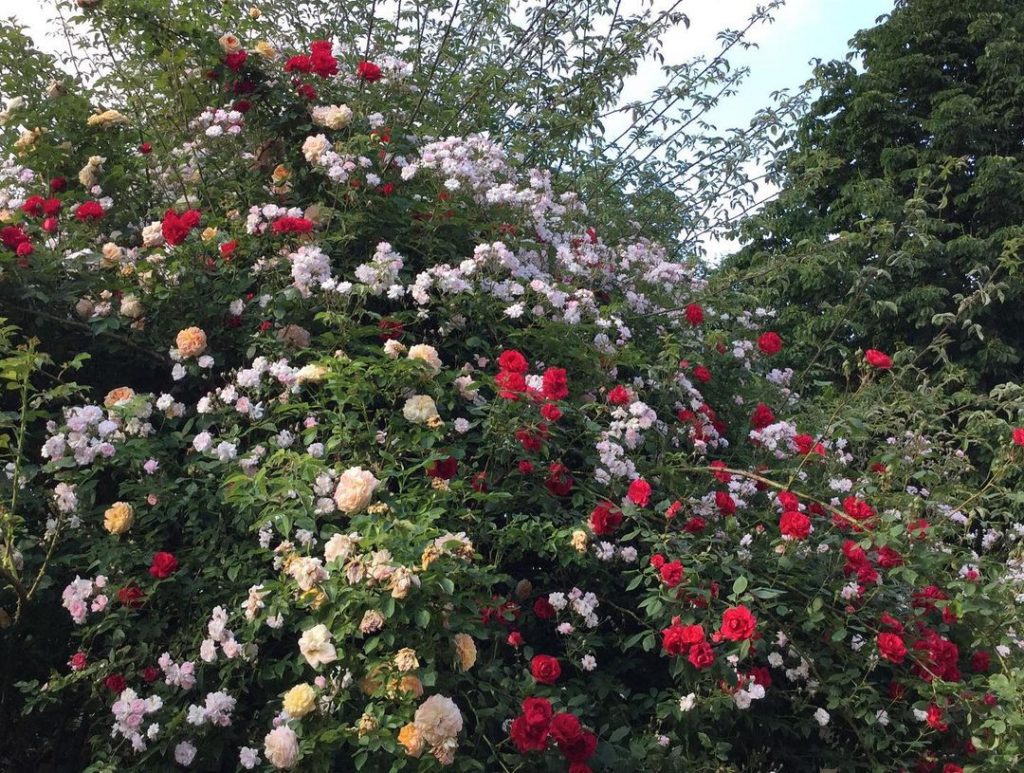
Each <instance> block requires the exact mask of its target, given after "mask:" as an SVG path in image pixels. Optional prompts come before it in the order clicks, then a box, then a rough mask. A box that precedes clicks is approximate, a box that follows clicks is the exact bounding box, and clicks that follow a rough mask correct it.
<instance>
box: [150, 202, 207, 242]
mask: <svg viewBox="0 0 1024 773" xmlns="http://www.w3.org/2000/svg"><path fill="white" fill-rule="evenodd" d="M201 218H202V214H201V213H200V212H199V210H198V209H189V210H186V211H185V212H183V213H182V214H180V215H179V214H178V213H177V212H175V211H174V210H173V209H169V210H167V211H166V212H165V213H164V219H163V221H162V222H161V224H160V232H161V233H162V234H163V237H164V241H165V242H167V244H168V245H169V246H171V247H177V246H178V245H179V244H181V243H182V242H183V241H185V237H187V236H188V234H189V231H191V230H192V229H193V228H195V227H196V226H198V225H199V221H200V219H201Z"/></svg>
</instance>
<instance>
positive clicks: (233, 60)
mask: <svg viewBox="0 0 1024 773" xmlns="http://www.w3.org/2000/svg"><path fill="white" fill-rule="evenodd" d="M248 58H249V53H248V52H247V51H235V52H234V53H233V54H227V55H225V57H224V66H225V67H227V68H228V69H229V70H231V71H232V72H238V71H239V70H241V69H242V67H243V65H245V60H246V59H248Z"/></svg>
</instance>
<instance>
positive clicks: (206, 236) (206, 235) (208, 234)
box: [199, 226, 217, 242]
mask: <svg viewBox="0 0 1024 773" xmlns="http://www.w3.org/2000/svg"><path fill="white" fill-rule="evenodd" d="M216 235H217V229H216V228H214V227H213V226H209V227H207V228H204V229H203V232H202V233H201V234H199V238H200V239H202V240H203V241H204V242H208V241H210V239H212V238H214V237H215V236H216Z"/></svg>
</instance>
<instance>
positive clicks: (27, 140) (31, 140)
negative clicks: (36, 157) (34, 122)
mask: <svg viewBox="0 0 1024 773" xmlns="http://www.w3.org/2000/svg"><path fill="white" fill-rule="evenodd" d="M42 136H43V130H42V129H40V128H39V127H38V126H37V127H36V128H35V129H25V131H23V132H22V133H21V136H20V137H18V139H17V141H16V142H15V143H14V149H15V150H16V151H17V152H19V153H21V152H22V151H26V150H30V149H31V148H33V147H35V144H36V143H37V142H39V138H40V137H42Z"/></svg>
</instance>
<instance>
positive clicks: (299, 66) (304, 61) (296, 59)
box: [284, 54, 313, 72]
mask: <svg viewBox="0 0 1024 773" xmlns="http://www.w3.org/2000/svg"><path fill="white" fill-rule="evenodd" d="M312 69H313V64H312V62H310V61H309V57H308V56H306V55H305V54H299V55H298V56H293V57H291V58H290V59H289V60H288V61H287V62H285V63H284V71H285V72H311V71H312Z"/></svg>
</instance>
